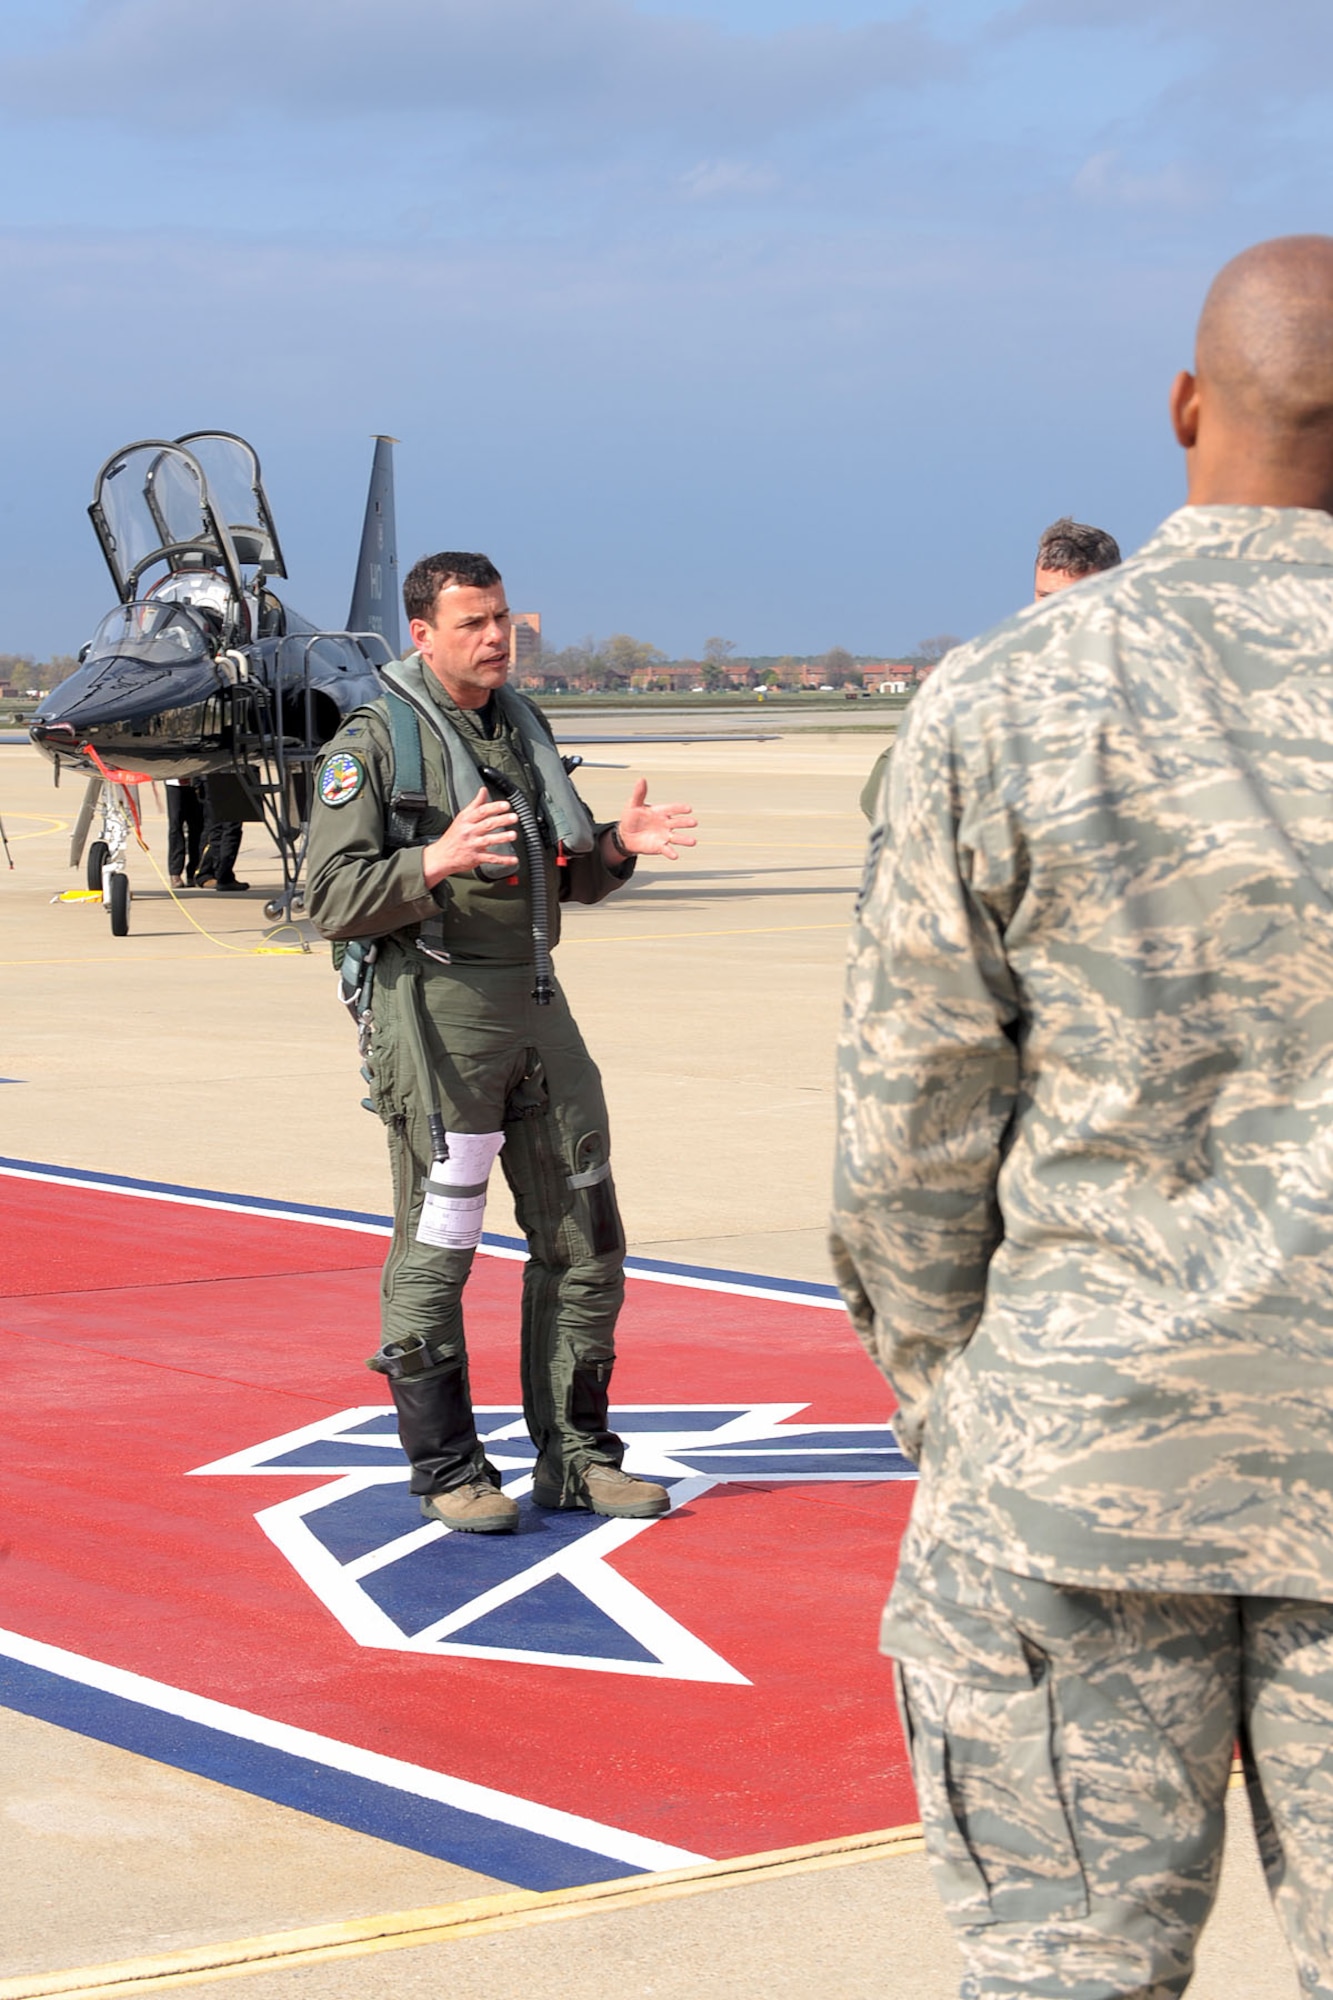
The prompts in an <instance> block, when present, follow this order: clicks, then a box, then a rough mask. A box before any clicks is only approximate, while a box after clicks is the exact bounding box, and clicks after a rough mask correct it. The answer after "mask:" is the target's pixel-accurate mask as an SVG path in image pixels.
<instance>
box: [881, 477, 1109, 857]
mask: <svg viewBox="0 0 1333 2000" xmlns="http://www.w3.org/2000/svg"><path fill="white" fill-rule="evenodd" d="M1119 561H1120V544H1119V543H1118V542H1117V540H1116V538H1115V536H1114V535H1108V534H1107V532H1106V530H1105V528H1090V527H1087V526H1086V525H1085V524H1084V523H1083V522H1082V521H1074V520H1071V519H1070V517H1069V515H1068V514H1063V515H1062V516H1061V517H1060V519H1059V520H1058V521H1052V523H1051V525H1050V527H1049V528H1047V529H1045V530H1044V531H1043V533H1042V537H1041V540H1040V541H1039V542H1038V543H1037V558H1036V562H1035V563H1034V565H1033V577H1032V599H1033V602H1034V603H1035V604H1040V603H1041V601H1042V599H1043V598H1044V597H1053V596H1054V595H1055V593H1056V591H1057V590H1068V588H1069V586H1070V584H1071V583H1081V582H1082V581H1083V579H1084V577H1085V576H1096V575H1099V574H1100V573H1101V571H1102V570H1107V569H1114V568H1115V567H1116V564H1117V563H1118V562H1119ZM892 755H893V744H892V743H891V742H890V743H886V744H885V746H884V748H883V749H882V750H881V751H880V753H879V755H878V757H877V758H876V759H875V762H874V764H873V766H872V767H871V772H870V776H869V777H868V778H867V779H866V781H865V784H864V785H863V786H862V787H861V810H862V812H863V813H864V814H865V816H866V818H867V819H868V820H873V819H874V818H875V815H876V813H877V812H878V811H879V803H880V793H881V791H882V790H883V787H884V775H885V773H886V771H887V770H888V768H889V759H890V758H891V757H892Z"/></svg>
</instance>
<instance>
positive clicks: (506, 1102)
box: [308, 654, 633, 1500]
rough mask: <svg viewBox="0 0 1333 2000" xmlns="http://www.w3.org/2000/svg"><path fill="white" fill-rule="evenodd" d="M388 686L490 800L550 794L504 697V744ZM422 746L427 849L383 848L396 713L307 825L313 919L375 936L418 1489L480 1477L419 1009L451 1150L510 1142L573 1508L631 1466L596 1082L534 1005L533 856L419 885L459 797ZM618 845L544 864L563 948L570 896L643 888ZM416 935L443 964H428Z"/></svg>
mask: <svg viewBox="0 0 1333 2000" xmlns="http://www.w3.org/2000/svg"><path fill="white" fill-rule="evenodd" d="M394 671H395V675H396V676H397V677H398V678H399V679H400V680H401V681H402V682H403V684H404V685H405V686H408V687H410V689H411V690H412V691H413V692H414V693H415V695H416V696H417V698H418V699H419V700H423V701H433V702H434V703H435V705H436V707H437V708H438V709H439V710H440V712H441V713H442V715H443V716H444V717H445V718H446V720H447V722H448V723H449V724H450V725H451V726H452V728H453V729H454V731H455V732H456V733H457V735H458V736H459V737H460V738H461V739H462V742H463V744H464V745H465V746H466V748H467V751H468V753H469V754H470V756H471V757H472V758H473V760H474V761H475V764H476V766H477V770H478V776H477V778H476V781H475V782H476V784H477V785H480V783H481V778H480V769H481V767H482V766H483V765H485V766H487V767H488V768H491V769H493V770H496V771H498V772H500V773H501V774H502V775H503V776H504V777H505V778H507V779H509V780H510V781H511V782H513V783H514V784H516V785H518V786H520V787H521V788H522V789H523V791H524V792H525V794H526V795H527V797H528V798H529V800H530V801H532V802H533V803H534V804H536V803H537V802H538V800H539V798H540V795H541V788H540V785H539V782H538V778H537V776H536V774H535V773H534V770H533V769H532V766H531V760H530V758H529V757H528V755H527V754H526V753H525V750H524V746H523V743H522V741H521V739H520V737H519V735H518V734H517V732H516V730H515V729H514V727H513V726H512V718H513V715H514V712H515V705H516V704H522V707H523V710H524V711H525V712H526V713H527V714H530V715H531V716H533V717H535V718H536V721H537V724H538V726H539V727H540V729H541V730H542V731H543V732H545V734H546V735H547V736H548V737H549V730H547V728H546V724H545V721H544V720H543V719H542V718H541V717H540V714H539V712H538V711H537V710H535V709H532V708H531V705H530V704H527V703H524V702H523V697H522V696H521V695H518V694H515V693H514V692H512V691H511V690H508V689H506V690H505V693H504V700H503V703H501V702H499V701H497V702H496V703H495V710H494V716H495V730H494V734H492V735H490V736H486V735H485V734H484V733H483V727H482V721H481V717H480V715H479V714H478V713H477V712H475V711H470V710H463V709H459V708H458V707H456V706H455V704H454V703H453V702H452V701H450V699H449V697H448V695H447V694H446V693H445V692H444V690H443V688H442V687H441V686H440V684H439V682H438V681H436V680H435V678H434V676H433V675H431V674H429V673H426V672H424V671H423V669H422V664H421V661H420V658H419V656H417V655H415V654H414V655H411V656H409V658H408V660H407V661H406V662H404V663H402V664H401V665H400V666H398V667H397V668H395V670H394ZM422 749H423V758H424V771H423V775H424V780H425V790H426V799H427V804H426V809H425V811H424V812H423V813H422V814H421V815H420V817H419V819H418V821H417V826H416V841H417V844H413V845H409V846H406V847H401V848H398V849H397V850H396V851H389V846H388V842H387V840H386V824H387V821H388V819H389V814H390V805H391V799H390V789H391V786H390V780H391V774H392V771H393V756H392V747H391V737H390V731H389V725H388V721H387V716H386V709H385V704H384V702H383V701H379V702H375V703H373V704H372V705H371V706H370V707H369V708H366V709H361V710H358V711H357V713H356V714H355V715H353V716H351V717H350V718H349V719H348V720H347V722H346V723H344V725H343V727H342V729H341V730H340V731H339V732H338V734H337V735H336V736H335V737H334V738H333V740H332V742H330V743H329V744H328V746H327V748H326V753H325V757H324V761H323V764H322V766H321V774H327V773H329V772H330V771H332V772H333V773H334V774H335V775H337V774H339V773H344V772H345V773H346V774H347V785H346V786H345V787H344V789H347V790H348V793H349V795H348V796H346V797H342V798H338V802H337V803H325V802H322V800H321V797H320V794H321V792H325V793H327V792H332V793H333V794H334V796H335V798H336V797H337V795H338V790H339V787H338V786H336V785H332V786H330V785H324V784H323V777H321V784H320V785H319V786H317V787H316V792H317V799H316V804H315V807H314V810H313V814H312V819H311V829H310V852H309V864H308V865H309V889H308V904H309V909H310V914H311V916H312V918H313V919H314V921H315V923H316V924H318V926H319V928H320V929H321V930H322V931H323V933H324V935H325V936H326V937H329V938H333V939H343V938H364V937H373V938H379V939H380V952H379V958H378V962H377V964H376V966H375V986H374V1003H373V1007H372V1010H371V1012H372V1019H373V1034H372V1039H371V1042H370V1049H369V1072H370V1078H371V1091H372V1098H371V1102H372V1103H373V1106H374V1108H375V1110H376V1111H378V1113H379V1115H380V1117H381V1118H382V1119H383V1120H384V1123H385V1125H386V1127H387V1128H388V1136H389V1156H390V1162H391V1166H392V1171H393V1188H394V1233H393V1241H392V1243H391V1245H390V1249H389V1255H388V1260H387V1262H386V1264H385V1267H384V1279H383V1284H382V1300H383V1314H382V1342H383V1350H384V1351H385V1353H386V1354H389V1355H392V1354H393V1353H394V1351H395V1350H397V1349H400V1348H402V1347H403V1346H404V1345H405V1344H406V1345H415V1343H416V1342H417V1341H424V1342H425V1343H426V1347H427V1349H428V1350H429V1356H430V1357H431V1371H432V1372H431V1374H430V1375H429V1376H427V1377H424V1378H423V1381H422V1384H421V1385H417V1384H413V1383H411V1382H403V1381H399V1380H393V1381H392V1384H391V1386H392V1387H393V1391H394V1398H395V1401H396V1403H397V1404H398V1409H399V1418H400V1426H401V1427H402V1435H403V1443H404V1447H405V1449H406V1450H407V1453H408V1457H409V1458H410V1459H411V1461H412V1467H413V1471H412V1491H413V1492H414V1493H416V1494H418V1495H421V1496H423V1497H424V1496H427V1495H430V1494H433V1493H440V1492H446V1491H448V1490H450V1489H451V1488H454V1487H461V1486H463V1485H464V1484H465V1483H466V1482H467V1481H468V1480H470V1479H472V1478H475V1477H477V1476H479V1475H485V1474H486V1472H487V1467H486V1461H485V1455H484V1453H483V1451H482V1447H481V1445H480V1443H479V1442H478V1440H477V1435H476V1430H475V1427H474V1425H473V1422H472V1414H471V1401H470V1394H469V1389H468V1381H467V1356H466V1347H465V1343H464V1334H463V1303H462V1300H463V1288H464V1286H465V1284H466V1282H467V1278H468V1274H469V1272H470V1270H471V1268H472V1260H473V1255H474V1252H473V1250H471V1249H459V1248H452V1249H451V1248H443V1247H436V1246H433V1245H431V1244H430V1243H422V1242H420V1241H418V1238H417V1225H418V1222H419V1220H420V1217H421V1209H422V1198H423V1183H424V1181H425V1177H426V1175H427V1172H428V1170H429V1167H430V1161H431V1146H430V1141H429V1136H428V1132H427V1123H426V1107H425V1105H424V1104H423V1103H422V1101H421V1092H420V1088H419V1079H418V1077H417V1075H416V1073H415V1069H414V1064H413V1059H412V1054H411V1048H410V1035H409V1033H408V1028H409V1026H410V1023H408V1022H407V1021H406V1020H405V1015H406V1013H407V1010H409V1009H415V1010H416V1011H417V1012H418V1013H419V1015H420V1017H421V1025H422V1030H423V1035H424V1041H425V1049H426V1055H427V1059H428V1061H429V1063H430V1065H431V1068H432V1071H433V1073H434V1079H435V1087H436V1089H437V1092H438V1095H439V1101H440V1108H441V1111H442V1113H443V1118H444V1123H445V1126H446V1127H447V1128H448V1129H449V1130H450V1131H451V1132H455V1133H459V1134H488V1133H490V1134H498V1133H500V1132H503V1134H504V1146H503V1150H502V1151H501V1152H500V1154H499V1159H500V1165H501V1168H502V1170H503V1172H504V1174H505V1177H506V1179H507V1180H508V1182H509V1185H510V1188H511V1190H512V1192H513V1195H514V1203H515V1209H516V1213H517V1215H518V1219H519V1223H520V1226H521V1227H522V1228H523V1230H524V1232H525V1234H526V1236H527V1240H528V1249H529V1263H528V1266H527V1269H526V1271H525V1274H524V1285H523V1322H522V1335H521V1374H522V1385H523V1405H524V1414H525V1416H526V1417H527V1421H528V1428H529V1431H530V1433H531V1436H532V1439H533V1442H534V1444H535V1445H536V1446H537V1449H538V1452H539V1454H541V1459H542V1462H543V1464H544V1469H545V1475H546V1477H547V1479H548V1481H549V1483H550V1484H552V1485H553V1486H554V1487H555V1488H556V1489H557V1490H560V1491H562V1492H563V1494H564V1495H565V1497H566V1499H567V1500H568V1499H571V1498H572V1497H573V1496H574V1494H575V1493H576V1491H577V1489H578V1484H579V1479H580V1475H581V1474H582V1472H583V1471H584V1470H585V1469H586V1468H587V1467H588V1466H589V1465H590V1464H602V1465H613V1466H618V1465H619V1464H620V1460H621V1457H622V1456H623V1448H622V1446H621V1443H620V1440H619V1439H618V1438H617V1437H616V1436H615V1435H614V1433H613V1432H611V1431H610V1430H609V1429H608V1426H607V1398H608V1393H609V1384H610V1379H611V1368H612V1363H613V1361H614V1358H615V1344H614V1330H615V1324H616V1318H617V1316H618V1314H619V1311H620V1306H621V1302H622V1299H623V1296H624V1252H625V1242H624V1235H623V1232H622V1229H621V1224H620V1218H619V1214H618V1211H617V1208H616V1202H615V1190H614V1184H613V1182H612V1180H611V1178H610V1173H609V1150H610V1139H609V1135H608V1128H607V1117H606V1104H605V1100H604V1098H603V1094H602V1085H601V1078H600V1077H599V1075H598V1072H597V1069H596V1066H595V1064H594V1063H593V1061H592V1058H591V1057H590V1056H589V1054H588V1051H587V1049H586V1048H585V1046H584V1043H583V1039H582V1037H581V1035H580V1034H579V1031H578V1028H577V1026H576V1024H575V1022H574V1019H573V1017H572V1015H571V1014H570V1011H569V1007H568V1005H567V1003H566V1001H565V997H564V995H563V993H562V992H561V991H560V989H559V987H558V986H557V987H556V989H555V992H554V995H553V997H552V1000H551V1002H550V1004H549V1005H546V1006H538V1005H537V1004H536V1002H535V1001H534V999H533V963H532V929H531V922H532V899H531V894H530V885H529V863H528V856H527V853H526V851H525V848H524V844H523V842H522V840H521V839H519V838H517V836H516V838H515V851H516V852H517V854H518V864H517V867H516V868H515V870H514V872H513V874H512V876H510V877H509V878H507V879H504V880H500V881H487V880H483V879H482V877H481V876H480V875H479V874H475V873H468V874H465V875H456V876H450V877H448V878H447V879H446V880H445V881H443V882H441V883H439V884H438V885H437V886H436V887H435V888H434V889H428V888H427V887H426V883H425V877H424V875H423V873H422V860H421V843H425V842H428V841H431V840H434V839H435V838H436V837H437V836H438V835H439V834H441V833H443V832H444V830H445V828H446V827H447V826H448V824H449V821H450V818H451V816H452V810H453V805H454V803H455V802H454V801H453V799H452V797H451V787H450V778H449V771H448V767H447V763H446V759H445V756H444V753H443V750H442V748H441V745H440V743H439V742H438V741H437V740H436V738H435V736H434V734H433V733H432V731H431V730H429V729H423V730H422ZM357 774H359V775H357ZM353 785H354V786H355V789H350V787H351V786H353ZM469 796H471V793H469ZM466 802H467V801H466V800H463V801H461V803H464V804H465V803H466ZM604 830H605V829H604V828H601V827H598V828H596V829H594V835H595V837H594V841H593V845H592V849H591V851H590V852H589V853H585V854H577V855H571V856H569V857H568V860H567V862H561V861H560V860H559V859H558V857H557V854H556V852H555V849H554V847H553V846H548V847H547V848H546V851H545V854H544V860H545V869H546V887H547V897H548V903H549V907H550V911H551V918H552V942H553V943H554V942H555V941H556V939H557V938H558V936H559V909H560V903H561V901H562V900H573V901H576V902H583V903H595V902H599V901H601V900H602V898H603V897H605V896H608V895H610V894H611V893H612V891H613V890H615V889H617V888H619V887H620V886H621V885H622V884H623V883H624V882H625V881H627V880H628V878H629V876H630V874H631V873H632V872H633V863H632V861H626V862H624V863H623V864H622V865H620V866H619V867H617V868H609V867H608V866H607V865H606V863H605V862H604V860H603V859H602V856H601V834H602V832H603V831H604ZM418 941H420V942H421V943H422V944H424V945H428V946H429V952H430V955H427V954H426V953H425V952H422V951H419V950H418V949H417V944H418ZM446 1392H447V1394H446ZM418 1404H421V1405H422V1406H423V1407H422V1408H421V1409H418V1408H417V1405H418ZM540 1469H541V1468H540V1467H539V1470H540Z"/></svg>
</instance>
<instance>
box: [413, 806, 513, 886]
mask: <svg viewBox="0 0 1333 2000" xmlns="http://www.w3.org/2000/svg"><path fill="white" fill-rule="evenodd" d="M516 824H517V815H516V814H515V812H514V809H513V807H512V806H511V805H509V804H507V803H506V801H505V800H504V799H492V798H491V796H490V794H489V793H488V792H487V790H486V787H485V785H483V786H482V787H481V789H480V791H479V792H478V793H477V796H476V797H475V798H474V799H471V800H469V802H468V803H467V805H465V806H464V807H463V810H462V811H461V812H459V813H455V814H454V817H453V818H452V819H451V820H450V822H449V824H448V826H447V827H446V828H445V829H444V832H443V833H442V834H441V835H440V837H439V839H438V840H432V842H431V844H430V846H429V847H426V848H423V849H422V853H421V860H422V865H423V867H424V868H425V871H426V887H427V888H428V889H433V888H434V887H435V884H436V883H437V882H443V880H444V878H445V876H446V875H466V874H468V873H469V872H470V871H471V870H472V869H473V868H479V867H480V866H481V865H482V863H483V862H485V861H512V862H513V863H514V865H515V867H517V866H518V856H517V854H515V852H514V827H515V825H516Z"/></svg>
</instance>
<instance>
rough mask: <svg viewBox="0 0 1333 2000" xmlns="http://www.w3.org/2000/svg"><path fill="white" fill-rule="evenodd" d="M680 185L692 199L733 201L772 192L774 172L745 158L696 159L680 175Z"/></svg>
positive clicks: (776, 177)
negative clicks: (694, 163) (695, 164)
mask: <svg viewBox="0 0 1333 2000" xmlns="http://www.w3.org/2000/svg"><path fill="white" fill-rule="evenodd" d="M680 184H681V186H682V187H683V188H684V190H685V192H686V194H687V195H689V197H690V199H691V200H692V201H719V200H720V201H733V200H736V199H738V198H739V199H743V198H744V197H745V196H746V195H764V194H772V193H773V191H774V189H775V188H776V187H777V186H778V175H777V173H776V172H775V171H774V169H773V168H772V167H761V166H755V165H754V164H753V163H752V162H751V161H748V160H700V161H699V163H698V165H697V166H694V167H691V168H690V170H689V172H688V173H686V174H682V175H681V177H680Z"/></svg>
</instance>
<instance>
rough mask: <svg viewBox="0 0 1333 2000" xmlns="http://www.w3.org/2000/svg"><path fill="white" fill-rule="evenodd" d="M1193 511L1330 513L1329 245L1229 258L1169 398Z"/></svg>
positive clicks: (1332, 342) (1294, 243) (1297, 245)
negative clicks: (1190, 360) (1215, 507)
mask: <svg viewBox="0 0 1333 2000" xmlns="http://www.w3.org/2000/svg"><path fill="white" fill-rule="evenodd" d="M1171 414H1172V421H1173V423H1174V425H1175V430H1176V436H1177V437H1178V438H1179V440H1180V442H1181V444H1183V445H1184V446H1185V449H1186V451H1187V452H1188V453H1189V476H1190V500H1191V502H1193V503H1194V504H1196V505H1208V504H1219V503H1220V504H1231V505H1240V506H1270V507H1321V508H1324V509H1325V510H1326V511H1333V236H1278V237H1274V238H1273V240H1272V241H1271V242H1268V243H1256V244H1255V245H1254V247H1253V248H1252V249H1250V250H1244V251H1242V252H1241V254H1240V256H1239V257H1233V258H1232V260H1231V262H1230V263H1229V264H1227V265H1226V266H1225V267H1224V268H1223V269H1222V270H1221V271H1220V272H1219V273H1218V275H1217V277H1216V279H1215V280H1214V281H1213V284H1212V287H1211V289H1210V290H1209V293H1208V297H1207V298H1206V300H1205V301H1204V307H1203V313H1202V315H1201V317H1200V320H1199V331H1198V340H1197V345H1196V360H1195V369H1194V373H1193V374H1192V375H1191V374H1182V375H1180V376H1178V377H1177V378H1176V383H1175V386H1174V388H1173V389H1172V393H1171Z"/></svg>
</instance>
